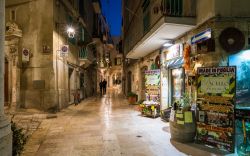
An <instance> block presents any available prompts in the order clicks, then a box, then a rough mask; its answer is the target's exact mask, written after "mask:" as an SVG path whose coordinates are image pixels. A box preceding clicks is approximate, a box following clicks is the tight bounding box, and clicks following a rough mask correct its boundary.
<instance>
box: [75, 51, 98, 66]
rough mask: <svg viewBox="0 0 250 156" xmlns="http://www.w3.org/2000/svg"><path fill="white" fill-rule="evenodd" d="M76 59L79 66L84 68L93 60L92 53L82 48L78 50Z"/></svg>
mask: <svg viewBox="0 0 250 156" xmlns="http://www.w3.org/2000/svg"><path fill="white" fill-rule="evenodd" d="M78 57H79V61H80V65H81V66H84V67H87V66H89V65H90V64H92V62H93V61H94V60H95V58H94V55H93V52H92V51H91V50H88V48H86V47H83V48H81V49H80V50H79V53H78Z"/></svg>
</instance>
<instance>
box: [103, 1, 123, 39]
mask: <svg viewBox="0 0 250 156" xmlns="http://www.w3.org/2000/svg"><path fill="white" fill-rule="evenodd" d="M101 3H102V11H103V14H104V16H105V17H106V18H107V21H108V23H109V25H110V27H111V35H112V36H120V35H121V21H122V20H121V18H122V17H121V14H122V13H121V7H122V6H121V0H101Z"/></svg>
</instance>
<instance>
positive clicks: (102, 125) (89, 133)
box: [22, 93, 210, 156]
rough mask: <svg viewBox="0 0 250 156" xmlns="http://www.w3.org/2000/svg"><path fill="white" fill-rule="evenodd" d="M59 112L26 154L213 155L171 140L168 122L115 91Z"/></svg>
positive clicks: (33, 139)
mask: <svg viewBox="0 0 250 156" xmlns="http://www.w3.org/2000/svg"><path fill="white" fill-rule="evenodd" d="M57 116H58V117H57V118H53V119H44V120H43V121H42V123H41V124H40V126H39V127H38V129H37V130H36V131H35V132H34V133H33V134H32V136H31V137H30V138H29V141H28V143H27V144H26V146H25V151H24V152H23V154H22V155H23V156H33V155H37V156H57V155H58V156H78V155H82V156H123V155H124V156H181V155H197V156H199V155H202V156H205V155H210V153H209V152H205V151H203V150H204V149H202V148H201V147H195V146H197V145H193V144H191V145H184V144H180V143H177V142H174V141H170V134H169V127H168V123H165V122H163V121H161V119H160V118H157V119H152V118H146V117H142V116H140V113H139V112H138V111H137V110H136V107H135V106H131V105H128V104H127V101H126V99H124V98H123V97H121V96H119V95H117V94H114V93H112V94H108V95H106V96H104V97H103V98H100V97H95V98H91V99H88V100H85V101H84V102H82V103H81V104H79V105H78V106H74V105H72V106H70V107H69V108H67V109H64V110H63V111H61V112H59V113H57ZM180 151H182V152H180Z"/></svg>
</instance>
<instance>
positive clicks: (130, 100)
mask: <svg viewBox="0 0 250 156" xmlns="http://www.w3.org/2000/svg"><path fill="white" fill-rule="evenodd" d="M136 99H137V95H136V94H135V93H133V92H130V93H128V103H129V104H131V105H132V104H135V103H136Z"/></svg>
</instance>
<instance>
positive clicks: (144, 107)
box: [140, 101, 160, 118]
mask: <svg viewBox="0 0 250 156" xmlns="http://www.w3.org/2000/svg"><path fill="white" fill-rule="evenodd" d="M140 109H141V114H142V115H144V116H148V117H153V118H156V117H158V116H160V104H159V103H158V102H154V101H144V102H143V103H142V104H140Z"/></svg>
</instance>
